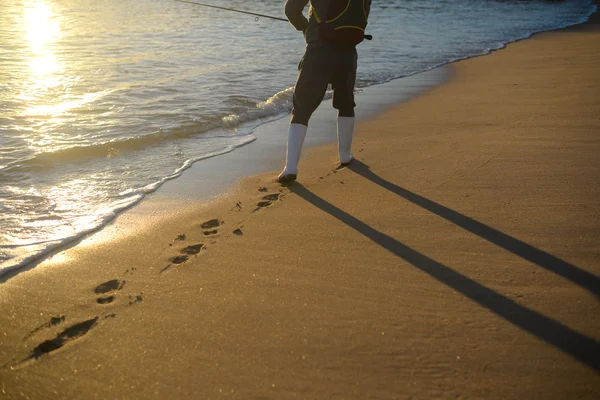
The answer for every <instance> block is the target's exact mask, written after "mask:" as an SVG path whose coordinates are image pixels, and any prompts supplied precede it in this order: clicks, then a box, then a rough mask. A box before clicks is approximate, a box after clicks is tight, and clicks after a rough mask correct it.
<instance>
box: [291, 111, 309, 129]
mask: <svg viewBox="0 0 600 400" xmlns="http://www.w3.org/2000/svg"><path fill="white" fill-rule="evenodd" d="M309 119H310V115H305V114H299V113H293V114H292V120H291V121H290V123H291V124H302V125H305V126H308V120H309Z"/></svg>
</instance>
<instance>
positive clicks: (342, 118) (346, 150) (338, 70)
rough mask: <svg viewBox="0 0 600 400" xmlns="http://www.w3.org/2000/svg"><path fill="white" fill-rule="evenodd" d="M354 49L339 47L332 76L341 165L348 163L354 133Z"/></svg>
mask: <svg viewBox="0 0 600 400" xmlns="http://www.w3.org/2000/svg"><path fill="white" fill-rule="evenodd" d="M357 58H358V57H357V54H356V49H354V48H352V49H341V50H340V54H339V56H338V57H337V63H336V67H335V71H334V77H333V82H332V86H333V107H334V108H336V109H337V110H338V121H337V136H338V154H339V157H340V163H341V165H346V164H348V163H350V162H351V161H352V160H353V159H354V156H353V155H352V151H351V148H352V136H353V134H354V107H355V106H356V104H355V103H354V84H355V81H356V67H357Z"/></svg>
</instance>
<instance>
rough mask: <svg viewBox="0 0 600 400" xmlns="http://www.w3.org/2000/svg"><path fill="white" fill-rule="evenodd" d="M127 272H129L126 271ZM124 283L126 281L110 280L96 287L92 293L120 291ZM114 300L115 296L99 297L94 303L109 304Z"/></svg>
mask: <svg viewBox="0 0 600 400" xmlns="http://www.w3.org/2000/svg"><path fill="white" fill-rule="evenodd" d="M132 270H133V268H132ZM127 271H129V270H127ZM125 283H126V281H121V280H118V279H112V280H110V281H106V282H104V283H101V284H99V285H98V286H96V288H95V289H94V293H96V294H106V293H109V292H113V291H116V290H121V289H123V286H125ZM116 298H117V296H116V295H109V296H100V297H98V298H97V299H96V302H97V303H98V304H110V303H112V302H113V301H115V300H116Z"/></svg>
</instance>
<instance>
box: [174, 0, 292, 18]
mask: <svg viewBox="0 0 600 400" xmlns="http://www.w3.org/2000/svg"><path fill="white" fill-rule="evenodd" d="M175 1H178V2H180V3H188V4H193V5H196V6H203V7H210V8H216V9H219V10H225V11H233V12H237V13H242V14H249V15H254V16H255V17H256V21H258V17H263V18H270V19H275V20H277V21H285V22H288V20H287V19H285V18H279V17H273V16H271V15H265V14H258V13H253V12H250V11H243V10H236V9H235V8H227V7H219V6H213V5H210V4H203V3H196V2H193V1H185V0H175Z"/></svg>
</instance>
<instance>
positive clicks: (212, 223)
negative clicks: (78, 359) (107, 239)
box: [11, 187, 282, 367]
mask: <svg viewBox="0 0 600 400" xmlns="http://www.w3.org/2000/svg"><path fill="white" fill-rule="evenodd" d="M258 190H259V191H260V192H267V191H268V189H267V188H265V187H261V188H259V189H258ZM281 195H282V194H281V193H271V194H266V195H264V196H262V198H261V199H260V200H259V201H258V203H257V204H256V208H255V209H254V211H252V212H256V211H258V210H260V209H263V208H266V207H269V206H270V205H272V204H273V202H275V201H278V200H280V199H281ZM241 210H242V203H241V202H238V203H237V204H236V205H235V206H234V208H233V209H232V210H231V211H241ZM223 224H225V221H223V220H221V219H218V218H215V219H211V220H208V221H205V222H203V223H201V224H200V228H201V230H202V233H203V235H204V236H207V237H217V235H218V231H219V229H220V228H221V227H222V226H223ZM241 228H242V226H240V227H237V228H236V229H234V230H233V231H232V233H233V234H234V235H236V236H242V235H243V234H244V233H243V231H242V229H241ZM187 239H188V238H187V235H186V234H181V235H178V236H177V237H176V238H175V239H174V242H184V241H186V240H187ZM214 243H216V242H211V244H214ZM171 245H172V244H171ZM205 248H206V246H205V244H203V243H197V244H192V245H188V246H186V247H184V248H182V249H181V250H180V251H179V253H180V254H178V255H176V256H174V257H171V258H170V259H169V265H167V266H166V267H165V268H163V269H162V270H161V271H160V272H161V273H162V272H165V271H166V270H168V269H169V268H171V267H172V266H173V265H179V264H183V263H185V262H186V261H187V260H189V257H191V256H196V255H198V254H200V252H201V251H203V250H204V249H205ZM135 271H136V268H130V269H127V270H126V271H125V273H124V275H130V274H133V273H135ZM126 283H127V281H126V280H125V279H111V280H109V281H106V282H102V283H100V284H99V285H97V286H96V287H95V288H94V289H93V290H92V291H93V293H94V295H95V299H96V304H97V305H98V306H101V307H103V308H105V307H107V306H108V307H111V306H112V305H113V303H115V302H116V301H117V297H118V293H119V292H120V291H121V290H122V289H123V288H124V287H125V285H126ZM127 300H128V302H127V304H125V306H131V305H133V304H136V303H139V302H142V301H143V293H140V294H137V295H131V294H129V295H128V299H127ZM115 317H116V314H115V313H112V312H101V313H99V314H98V315H95V316H93V317H90V318H88V319H85V320H83V321H79V322H76V323H73V324H71V325H69V326H67V327H66V328H64V329H62V330H60V331H59V332H58V333H56V334H55V335H54V337H53V338H51V339H46V340H43V341H41V342H39V343H38V344H37V345H36V346H34V347H33V349H32V350H31V351H30V353H29V354H28V355H27V357H25V358H24V359H22V360H21V361H19V362H17V363H16V365H13V366H11V367H14V366H16V367H19V366H20V365H26V364H27V362H29V361H35V360H38V359H39V358H40V357H42V356H44V355H47V354H50V353H53V352H55V351H56V350H59V349H61V348H63V347H64V346H66V345H68V344H69V343H71V342H73V341H76V340H78V339H80V338H82V337H84V336H86V335H87V334H88V333H89V332H90V330H92V329H93V328H94V327H96V326H98V325H99V324H100V323H101V322H102V321H103V320H106V319H109V318H115ZM67 320H68V319H67V316H66V315H63V314H58V315H56V316H52V317H51V318H50V319H49V320H48V321H47V322H45V323H43V324H41V325H40V326H38V327H36V328H35V329H33V330H32V331H31V332H29V333H28V334H27V335H26V336H25V337H24V338H23V341H27V340H30V339H32V338H33V337H35V336H41V335H43V334H44V333H45V332H48V331H49V330H53V329H56V330H58V329H57V328H58V327H61V326H62V325H63V324H66V323H67V322H68V321H67Z"/></svg>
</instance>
